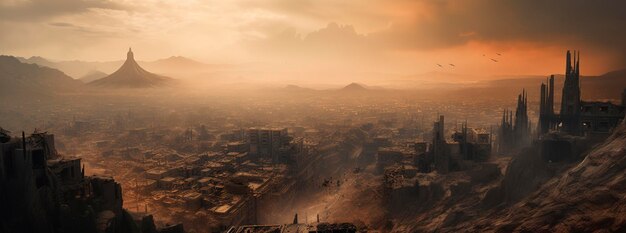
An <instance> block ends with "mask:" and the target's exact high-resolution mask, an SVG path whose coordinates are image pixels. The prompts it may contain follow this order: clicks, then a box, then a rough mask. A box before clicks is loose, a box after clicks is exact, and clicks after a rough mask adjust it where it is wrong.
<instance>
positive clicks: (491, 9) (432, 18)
mask: <svg viewBox="0 0 626 233" xmlns="http://www.w3.org/2000/svg"><path fill="white" fill-rule="evenodd" d="M295 2H296V1H285V0H276V1H264V3H262V4H261V3H259V2H256V3H255V4H256V5H255V4H253V6H255V7H266V8H267V9H269V10H273V11H280V12H281V13H284V14H286V15H290V16H292V17H297V15H298V14H301V15H302V17H323V16H324V13H323V12H317V11H322V10H324V9H326V8H324V7H320V6H319V5H316V4H314V3H313V2H310V1H305V4H296V3H295ZM342 2H343V1H342ZM359 2H360V1H353V3H354V6H358V3H359ZM298 3H300V2H299V1H298ZM370 3H371V4H373V5H375V6H377V7H371V6H370V7H368V8H367V9H370V10H373V11H378V12H373V13H371V14H363V13H362V12H358V13H355V10H354V9H356V8H350V7H346V9H344V10H345V14H360V15H375V14H376V13H379V14H381V15H383V14H384V15H386V17H387V20H389V22H391V26H389V27H388V28H385V29H381V30H378V31H375V32H373V33H369V34H368V35H358V34H357V33H356V32H354V30H353V29H349V30H345V29H344V30H335V29H333V28H329V27H327V28H324V29H322V30H320V31H317V32H313V33H311V34H309V35H307V36H304V37H303V38H301V40H302V42H301V43H304V44H305V45H307V47H311V46H312V45H309V43H313V45H315V44H321V43H314V42H313V41H315V40H317V39H315V38H316V36H317V35H322V36H321V38H322V39H320V41H325V42H328V43H329V45H330V48H328V49H331V50H332V49H335V48H334V47H333V46H334V45H336V44H344V45H353V44H355V46H352V47H358V46H357V45H362V44H367V45H368V48H369V49H387V50H401V51H405V50H417V51H424V50H433V49H442V48H450V47H454V46H460V45H464V44H466V43H468V42H471V41H477V42H483V43H515V42H523V43H532V44H535V45H537V46H559V47H566V48H572V49H583V50H584V49H590V50H591V49H593V50H604V51H612V53H614V54H615V55H616V56H618V57H619V59H621V60H622V62H623V63H624V64H626V43H625V41H626V30H625V29H624V27H625V25H626V13H624V12H625V10H626V1H588V0H558V1H557V0H553V1H550V0H463V1H458V0H385V1H380V2H375V3H372V2H370ZM344 6H349V4H348V5H346V4H344ZM389 9H391V10H389ZM394 11H399V12H400V13H398V14H397V15H394ZM406 12H410V13H406ZM407 15H408V16H407ZM330 20H331V21H332V20H333V19H330ZM340 23H342V22H340ZM274 39H277V38H272V37H271V36H270V38H269V39H268V40H274ZM329 40H330V41H329ZM349 40H352V41H349ZM313 47H314V46H313ZM319 49H323V48H317V50H319Z"/></svg>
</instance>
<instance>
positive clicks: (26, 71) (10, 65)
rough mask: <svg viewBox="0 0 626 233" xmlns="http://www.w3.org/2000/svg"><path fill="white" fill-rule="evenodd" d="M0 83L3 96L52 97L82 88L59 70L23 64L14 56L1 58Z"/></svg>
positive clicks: (77, 82)
mask: <svg viewBox="0 0 626 233" xmlns="http://www.w3.org/2000/svg"><path fill="white" fill-rule="evenodd" d="M0 82H1V83H2V85H0V95H1V96H30V95H36V96H40V95H51V94H53V93H54V92H67V91H76V90H77V89H78V88H80V87H81V86H82V83H81V82H80V81H77V80H74V79H73V78H71V77H69V76H67V75H66V74H64V73H63V72H61V71H59V70H57V69H53V68H49V67H42V66H39V65H36V64H27V63H22V62H20V61H19V60H18V59H17V58H15V57H12V56H0Z"/></svg>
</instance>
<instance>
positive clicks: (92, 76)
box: [78, 70, 108, 83]
mask: <svg viewBox="0 0 626 233" xmlns="http://www.w3.org/2000/svg"><path fill="white" fill-rule="evenodd" d="M107 75H108V74H107V73H104V72H102V71H99V70H94V71H91V72H89V73H87V74H86V75H84V76H83V77H80V78H79V79H78V80H80V81H81V82H83V83H90V82H93V81H95V80H98V79H101V78H104V77H106V76H107Z"/></svg>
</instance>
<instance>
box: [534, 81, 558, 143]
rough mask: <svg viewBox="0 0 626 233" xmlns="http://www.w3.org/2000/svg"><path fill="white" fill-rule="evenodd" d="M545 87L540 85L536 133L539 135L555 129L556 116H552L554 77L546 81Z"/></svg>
mask: <svg viewBox="0 0 626 233" xmlns="http://www.w3.org/2000/svg"><path fill="white" fill-rule="evenodd" d="M546 83H547V85H546V84H544V83H542V84H541V96H540V100H539V122H538V131H539V134H540V135H543V134H545V133H547V132H548V131H549V130H550V129H554V128H555V127H556V125H555V123H556V122H557V119H556V116H555V115H554V75H551V76H550V79H549V80H547V81H546Z"/></svg>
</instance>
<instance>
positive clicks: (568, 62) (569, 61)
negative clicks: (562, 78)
mask: <svg viewBox="0 0 626 233" xmlns="http://www.w3.org/2000/svg"><path fill="white" fill-rule="evenodd" d="M571 69H572V54H571V53H570V51H569V50H567V55H566V57H565V75H567V74H569V73H570V71H571Z"/></svg>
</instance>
